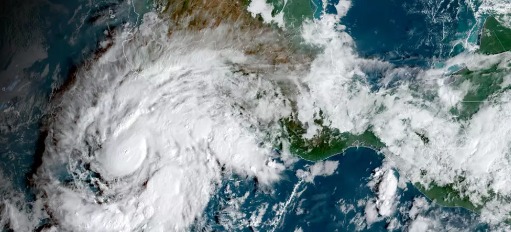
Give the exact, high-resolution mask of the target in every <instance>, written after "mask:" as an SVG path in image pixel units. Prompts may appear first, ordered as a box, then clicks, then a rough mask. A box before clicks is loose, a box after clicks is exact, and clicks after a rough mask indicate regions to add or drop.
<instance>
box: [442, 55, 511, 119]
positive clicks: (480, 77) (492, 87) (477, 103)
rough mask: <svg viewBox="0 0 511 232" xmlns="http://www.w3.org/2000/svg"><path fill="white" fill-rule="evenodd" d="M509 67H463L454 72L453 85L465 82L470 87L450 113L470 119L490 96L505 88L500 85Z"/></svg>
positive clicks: (460, 117)
mask: <svg viewBox="0 0 511 232" xmlns="http://www.w3.org/2000/svg"><path fill="white" fill-rule="evenodd" d="M509 71H510V70H509V68H500V69H499V68H497V65H494V66H493V67H491V68H488V69H483V70H477V71H471V70H468V69H463V70H461V71H459V72H458V73H456V74H454V78H456V79H455V81H454V83H453V85H455V86H459V85H461V84H463V83H465V82H469V83H470V88H469V90H468V92H467V93H466V95H465V96H464V97H463V99H462V101H461V102H460V104H459V105H458V106H457V107H454V108H452V109H451V113H452V114H453V115H455V116H456V117H458V118H459V119H461V120H468V119H470V118H471V117H472V116H473V115H474V114H475V113H477V112H478V111H479V109H480V107H481V105H483V104H484V103H485V102H486V101H488V100H489V99H490V98H491V96H494V95H495V94H498V93H500V92H502V91H503V90H505V88H504V87H503V86H502V83H503V81H504V76H505V75H506V74H507V73H509Z"/></svg>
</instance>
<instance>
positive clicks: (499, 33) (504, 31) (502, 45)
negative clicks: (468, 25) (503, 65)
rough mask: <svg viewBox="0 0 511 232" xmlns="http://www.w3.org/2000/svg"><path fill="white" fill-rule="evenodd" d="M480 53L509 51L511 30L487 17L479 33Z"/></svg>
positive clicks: (510, 49) (510, 47)
mask: <svg viewBox="0 0 511 232" xmlns="http://www.w3.org/2000/svg"><path fill="white" fill-rule="evenodd" d="M480 51H481V52H482V53H484V54H497V53H502V52H506V51H511V28H507V27H505V26H504V25H502V24H501V23H500V22H499V21H498V20H497V19H496V18H495V17H493V16H490V17H488V18H487V19H486V22H485V23H484V27H483V30H482V32H481V45H480Z"/></svg>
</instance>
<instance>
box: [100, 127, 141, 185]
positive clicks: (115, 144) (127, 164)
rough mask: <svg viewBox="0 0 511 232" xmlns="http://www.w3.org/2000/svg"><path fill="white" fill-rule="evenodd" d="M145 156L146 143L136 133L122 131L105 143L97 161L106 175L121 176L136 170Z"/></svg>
mask: <svg viewBox="0 0 511 232" xmlns="http://www.w3.org/2000/svg"><path fill="white" fill-rule="evenodd" d="M146 156H147V143H146V140H145V138H144V137H143V136H141V135H140V134H137V133H129V132H123V133H121V134H120V135H118V136H116V137H113V138H111V139H110V140H109V141H107V142H106V143H105V145H104V146H103V149H102V151H101V152H100V153H99V154H98V156H97V161H98V162H99V164H100V166H101V167H102V169H103V170H104V171H106V172H107V173H105V174H106V175H107V176H109V177H113V178H116V177H123V176H126V175H130V174H132V173H134V172H135V171H137V170H138V169H139V168H140V166H141V165H142V163H143V162H144V160H145V158H146Z"/></svg>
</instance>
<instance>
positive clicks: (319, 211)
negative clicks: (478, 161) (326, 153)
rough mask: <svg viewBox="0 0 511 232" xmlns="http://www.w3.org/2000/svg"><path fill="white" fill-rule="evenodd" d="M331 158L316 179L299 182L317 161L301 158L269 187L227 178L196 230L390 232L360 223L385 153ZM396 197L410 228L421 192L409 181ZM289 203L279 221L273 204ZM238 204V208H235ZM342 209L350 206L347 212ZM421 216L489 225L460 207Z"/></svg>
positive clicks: (464, 225)
mask: <svg viewBox="0 0 511 232" xmlns="http://www.w3.org/2000/svg"><path fill="white" fill-rule="evenodd" d="M329 160H331V161H338V162H339V166H338V168H337V170H336V172H335V173H334V174H333V175H331V176H318V177H316V178H315V179H314V182H313V183H308V182H300V180H299V179H298V178H297V177H296V175H295V173H296V170H298V169H302V170H307V166H308V165H312V164H313V163H311V162H308V161H303V160H302V161H299V162H297V163H296V164H295V165H294V167H293V169H291V170H287V171H286V172H285V173H284V174H283V180H282V181H280V182H278V183H276V184H275V185H273V186H271V187H270V188H264V187H261V186H259V184H258V182H257V180H254V179H246V178H244V177H240V176H237V175H232V176H228V177H227V178H226V180H225V181H224V182H223V183H222V184H221V186H219V188H218V191H217V194H215V196H214V197H213V198H212V199H211V201H210V203H209V205H208V206H207V208H206V211H205V213H204V215H203V217H204V218H205V221H201V222H199V223H197V225H196V227H195V228H194V230H200V229H205V228H207V229H213V230H216V231H224V230H240V231H254V230H260V231H271V230H275V231H294V230H295V229H297V228H301V229H302V230H303V231H355V230H357V229H359V230H360V229H362V230H363V231H387V226H388V220H381V221H379V222H375V223H373V224H371V225H370V226H365V227H364V226H362V227H360V225H359V223H360V222H361V221H363V220H364V219H363V218H364V215H365V212H364V209H365V203H364V202H363V203H361V204H359V202H360V201H364V200H368V199H373V198H374V197H375V193H374V192H373V191H372V190H371V189H370V187H369V186H368V185H367V184H368V182H369V181H370V180H371V174H372V173H373V171H374V170H375V169H376V168H378V167H380V166H381V165H382V161H383V156H382V155H381V154H379V153H377V152H375V151H374V150H372V149H369V148H350V149H348V150H347V151H346V153H345V154H339V155H337V156H333V157H331V158H329ZM293 191H295V193H294V194H293ZM397 195H398V199H399V202H398V204H397V207H398V209H403V210H397V211H396V213H395V215H394V216H393V217H392V218H396V219H397V220H398V221H399V222H400V223H402V225H403V226H406V225H407V223H409V222H410V220H411V219H410V218H409V216H408V214H407V212H408V210H409V209H410V208H411V206H412V202H413V199H414V198H416V197H423V195H422V193H420V192H419V191H418V190H417V189H416V188H415V187H413V186H412V185H411V184H409V183H408V184H407V187H406V188H404V189H399V190H398V194H397ZM242 199H243V200H242ZM286 202H287V203H288V204H287V207H285V209H284V213H283V214H282V215H281V216H280V220H276V218H278V217H279V215H278V210H275V209H274V208H272V207H275V206H279V205H280V206H281V205H284V204H285V203H286ZM237 204H239V205H238V207H233V206H236V205H237ZM264 204H269V206H268V207H267V208H265V209H264V210H263V212H264V216H263V217H262V223H261V225H259V226H260V227H259V228H251V227H250V223H247V222H249V221H251V217H252V216H253V215H252V214H254V212H258V210H259V208H260V207H261V206H262V205H264ZM342 207H346V208H348V209H349V210H344V211H343V210H341V208H342ZM280 209H282V208H280ZM240 213H241V214H240ZM423 214H424V215H425V216H429V217H431V218H435V219H438V220H439V221H440V222H441V223H443V224H444V226H447V225H448V226H451V227H452V228H453V229H455V228H458V230H462V229H470V230H473V231H477V230H484V229H485V228H486V226H485V225H478V224H476V223H472V222H473V221H474V219H475V218H476V217H477V215H476V214H474V213H471V212H470V211H468V210H465V209H462V208H448V207H440V206H438V205H435V204H433V205H432V207H431V208H430V209H429V210H428V211H426V212H423ZM441 215H443V218H442V216H441ZM439 217H440V218H439ZM392 218H391V219H392ZM276 222H277V223H276ZM226 225H229V226H226ZM247 225H248V226H247ZM230 226H233V227H230ZM403 228H404V227H401V228H399V229H397V230H396V231H399V230H402V229H403Z"/></svg>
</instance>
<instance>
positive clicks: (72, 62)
mask: <svg viewBox="0 0 511 232" xmlns="http://www.w3.org/2000/svg"><path fill="white" fill-rule="evenodd" d="M148 2H149V1H145V0H143V1H138V2H137V4H136V5H135V7H136V9H137V13H138V12H140V13H143V12H147V11H148V10H149V9H150V8H149V4H148ZM27 4H29V3H27ZM33 4H36V5H35V6H36V7H34V12H33V13H34V14H37V15H38V17H39V18H38V19H39V20H40V22H38V23H34V24H36V25H37V26H38V27H40V28H39V29H41V30H42V31H43V32H44V33H42V36H43V38H42V39H40V40H39V39H37V40H36V38H34V39H33V40H35V41H29V42H40V41H42V45H43V47H44V48H45V49H46V53H47V55H48V56H47V58H45V59H42V60H40V61H37V62H35V63H34V64H33V65H32V66H30V67H29V68H28V69H25V70H19V71H20V72H23V73H24V75H26V76H32V77H31V78H27V77H23V78H21V80H22V84H20V85H28V86H29V88H28V90H25V92H24V93H22V94H21V95H20V96H16V97H13V98H2V101H1V102H0V110H3V109H5V108H7V107H10V106H12V107H14V109H15V110H19V108H22V107H23V108H26V107H31V108H32V109H31V110H30V111H29V114H31V115H30V117H32V118H34V119H35V120H33V121H30V122H29V123H28V124H26V123H25V122H23V121H15V123H19V124H24V125H23V126H22V127H21V128H20V129H18V130H9V129H8V130H3V131H2V134H1V135H0V136H1V137H2V139H3V141H2V144H1V145H2V146H0V170H2V171H3V173H4V175H5V176H6V177H7V178H9V179H11V180H12V183H13V184H14V186H15V187H16V188H18V189H20V190H22V191H25V192H27V194H28V195H30V193H31V190H30V188H29V187H28V185H27V175H30V173H31V172H32V171H33V165H34V161H35V158H36V154H38V153H39V152H40V151H38V149H39V148H40V147H42V146H41V142H42V141H38V140H39V138H40V133H39V128H40V126H41V122H42V116H43V114H44V111H45V107H46V105H45V104H42V105H41V104H35V105H26V104H22V103H24V102H23V101H28V99H30V98H31V97H37V98H43V99H44V100H43V102H44V101H48V100H49V98H50V96H51V93H52V85H58V83H62V82H63V81H64V80H65V79H66V78H67V77H68V76H69V74H70V73H71V72H72V70H73V69H75V68H76V67H77V66H79V65H80V64H82V63H83V62H84V61H85V60H87V59H90V57H91V56H92V55H93V54H94V52H95V51H96V50H97V49H98V47H99V42H100V41H102V40H104V39H105V38H106V35H105V30H107V31H108V30H112V29H114V28H115V27H118V26H119V25H122V24H124V23H127V22H129V23H131V25H134V24H136V23H138V22H140V20H139V19H138V15H137V14H136V13H135V11H133V9H132V8H133V7H132V5H128V3H127V2H125V1H123V0H103V1H96V2H95V3H93V4H92V5H88V1H66V0H50V1H48V2H43V1H41V2H35V3H33ZM123 4H124V5H125V6H124V7H119V6H120V5H123ZM130 6H131V8H130ZM20 7H23V6H20ZM112 16H113V17H112ZM17 17H24V16H23V15H17V16H15V17H12V18H7V19H6V21H5V23H4V24H0V26H6V27H10V26H11V25H12V24H15V23H16V21H17V20H19V18H17ZM11 36H12V35H10V34H3V35H1V37H2V38H1V39H0V40H1V41H7V40H9V39H10V37H11ZM71 40H72V41H73V42H70V41H71ZM0 44H2V43H0ZM19 49H20V50H21V49H22V48H19ZM6 60H9V59H6ZM10 65H12V66H15V65H17V64H11V63H9V62H7V63H6V65H5V67H4V68H8V67H9V66H10ZM46 66H48V73H49V75H48V76H42V73H43V70H44V69H45V67H46ZM2 78H7V77H2ZM13 91H16V90H15V89H14V90H13ZM20 111H22V110H20ZM22 112H23V111H22ZM20 118H23V117H20ZM38 155H39V154H38ZM28 195H27V196H28Z"/></svg>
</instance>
